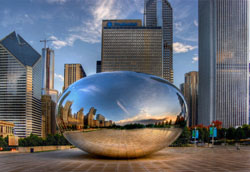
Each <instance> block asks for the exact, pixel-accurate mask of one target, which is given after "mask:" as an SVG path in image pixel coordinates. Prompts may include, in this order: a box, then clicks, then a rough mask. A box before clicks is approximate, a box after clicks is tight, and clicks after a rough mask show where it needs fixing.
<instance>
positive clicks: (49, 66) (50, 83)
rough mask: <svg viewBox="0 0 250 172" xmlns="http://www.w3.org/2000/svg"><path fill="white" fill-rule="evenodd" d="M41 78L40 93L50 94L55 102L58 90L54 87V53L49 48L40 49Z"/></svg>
mask: <svg viewBox="0 0 250 172" xmlns="http://www.w3.org/2000/svg"><path fill="white" fill-rule="evenodd" d="M42 65H43V80H42V94H43V95H50V96H51V98H52V100H53V101H54V102H55V103H57V99H58V91H57V90H55V89H54V74H55V72H54V71H55V53H54V50H52V49H50V48H43V49H42Z"/></svg>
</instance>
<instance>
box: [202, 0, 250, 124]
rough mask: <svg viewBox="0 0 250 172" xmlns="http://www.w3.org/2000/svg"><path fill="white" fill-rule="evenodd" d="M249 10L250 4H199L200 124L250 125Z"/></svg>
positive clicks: (220, 0)
mask: <svg viewBox="0 0 250 172" xmlns="http://www.w3.org/2000/svg"><path fill="white" fill-rule="evenodd" d="M249 10H250V9H249V1H248V0H237V1H235V0H199V104H198V115H199V116H198V120H199V123H200V124H201V123H202V124H205V125H208V124H211V122H212V121H213V120H219V121H222V125H223V127H230V126H232V127H234V126H240V125H243V124H247V123H248V120H249V118H248V117H249V102H248V101H249V100H248V99H249V78H248V77H249V73H248V64H249Z"/></svg>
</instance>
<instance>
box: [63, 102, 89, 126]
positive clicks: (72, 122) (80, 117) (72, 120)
mask: <svg viewBox="0 0 250 172" xmlns="http://www.w3.org/2000/svg"><path fill="white" fill-rule="evenodd" d="M72 104H73V102H72V101H67V102H66V103H65V105H64V107H63V108H62V112H61V114H62V122H63V124H64V127H65V128H68V129H77V130H80V129H83V127H84V114H83V110H84V109H83V108H81V109H80V110H79V111H78V112H77V113H76V114H73V115H72V109H71V106H72Z"/></svg>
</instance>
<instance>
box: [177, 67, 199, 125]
mask: <svg viewBox="0 0 250 172" xmlns="http://www.w3.org/2000/svg"><path fill="white" fill-rule="evenodd" d="M198 79H199V78H198V72H196V71H192V72H189V73H186V74H185V83H184V84H183V86H182V88H181V90H182V93H183V95H184V97H185V100H186V102H187V105H188V117H189V119H188V125H189V126H190V127H191V126H195V125H197V124H198V83H199V81H198Z"/></svg>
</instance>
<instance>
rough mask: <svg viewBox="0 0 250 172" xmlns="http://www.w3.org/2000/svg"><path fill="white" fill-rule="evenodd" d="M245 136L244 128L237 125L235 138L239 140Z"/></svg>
mask: <svg viewBox="0 0 250 172" xmlns="http://www.w3.org/2000/svg"><path fill="white" fill-rule="evenodd" d="M244 138H246V135H245V133H244V130H243V129H242V128H241V127H238V128H237V129H236V131H235V139H236V140H240V139H244Z"/></svg>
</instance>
